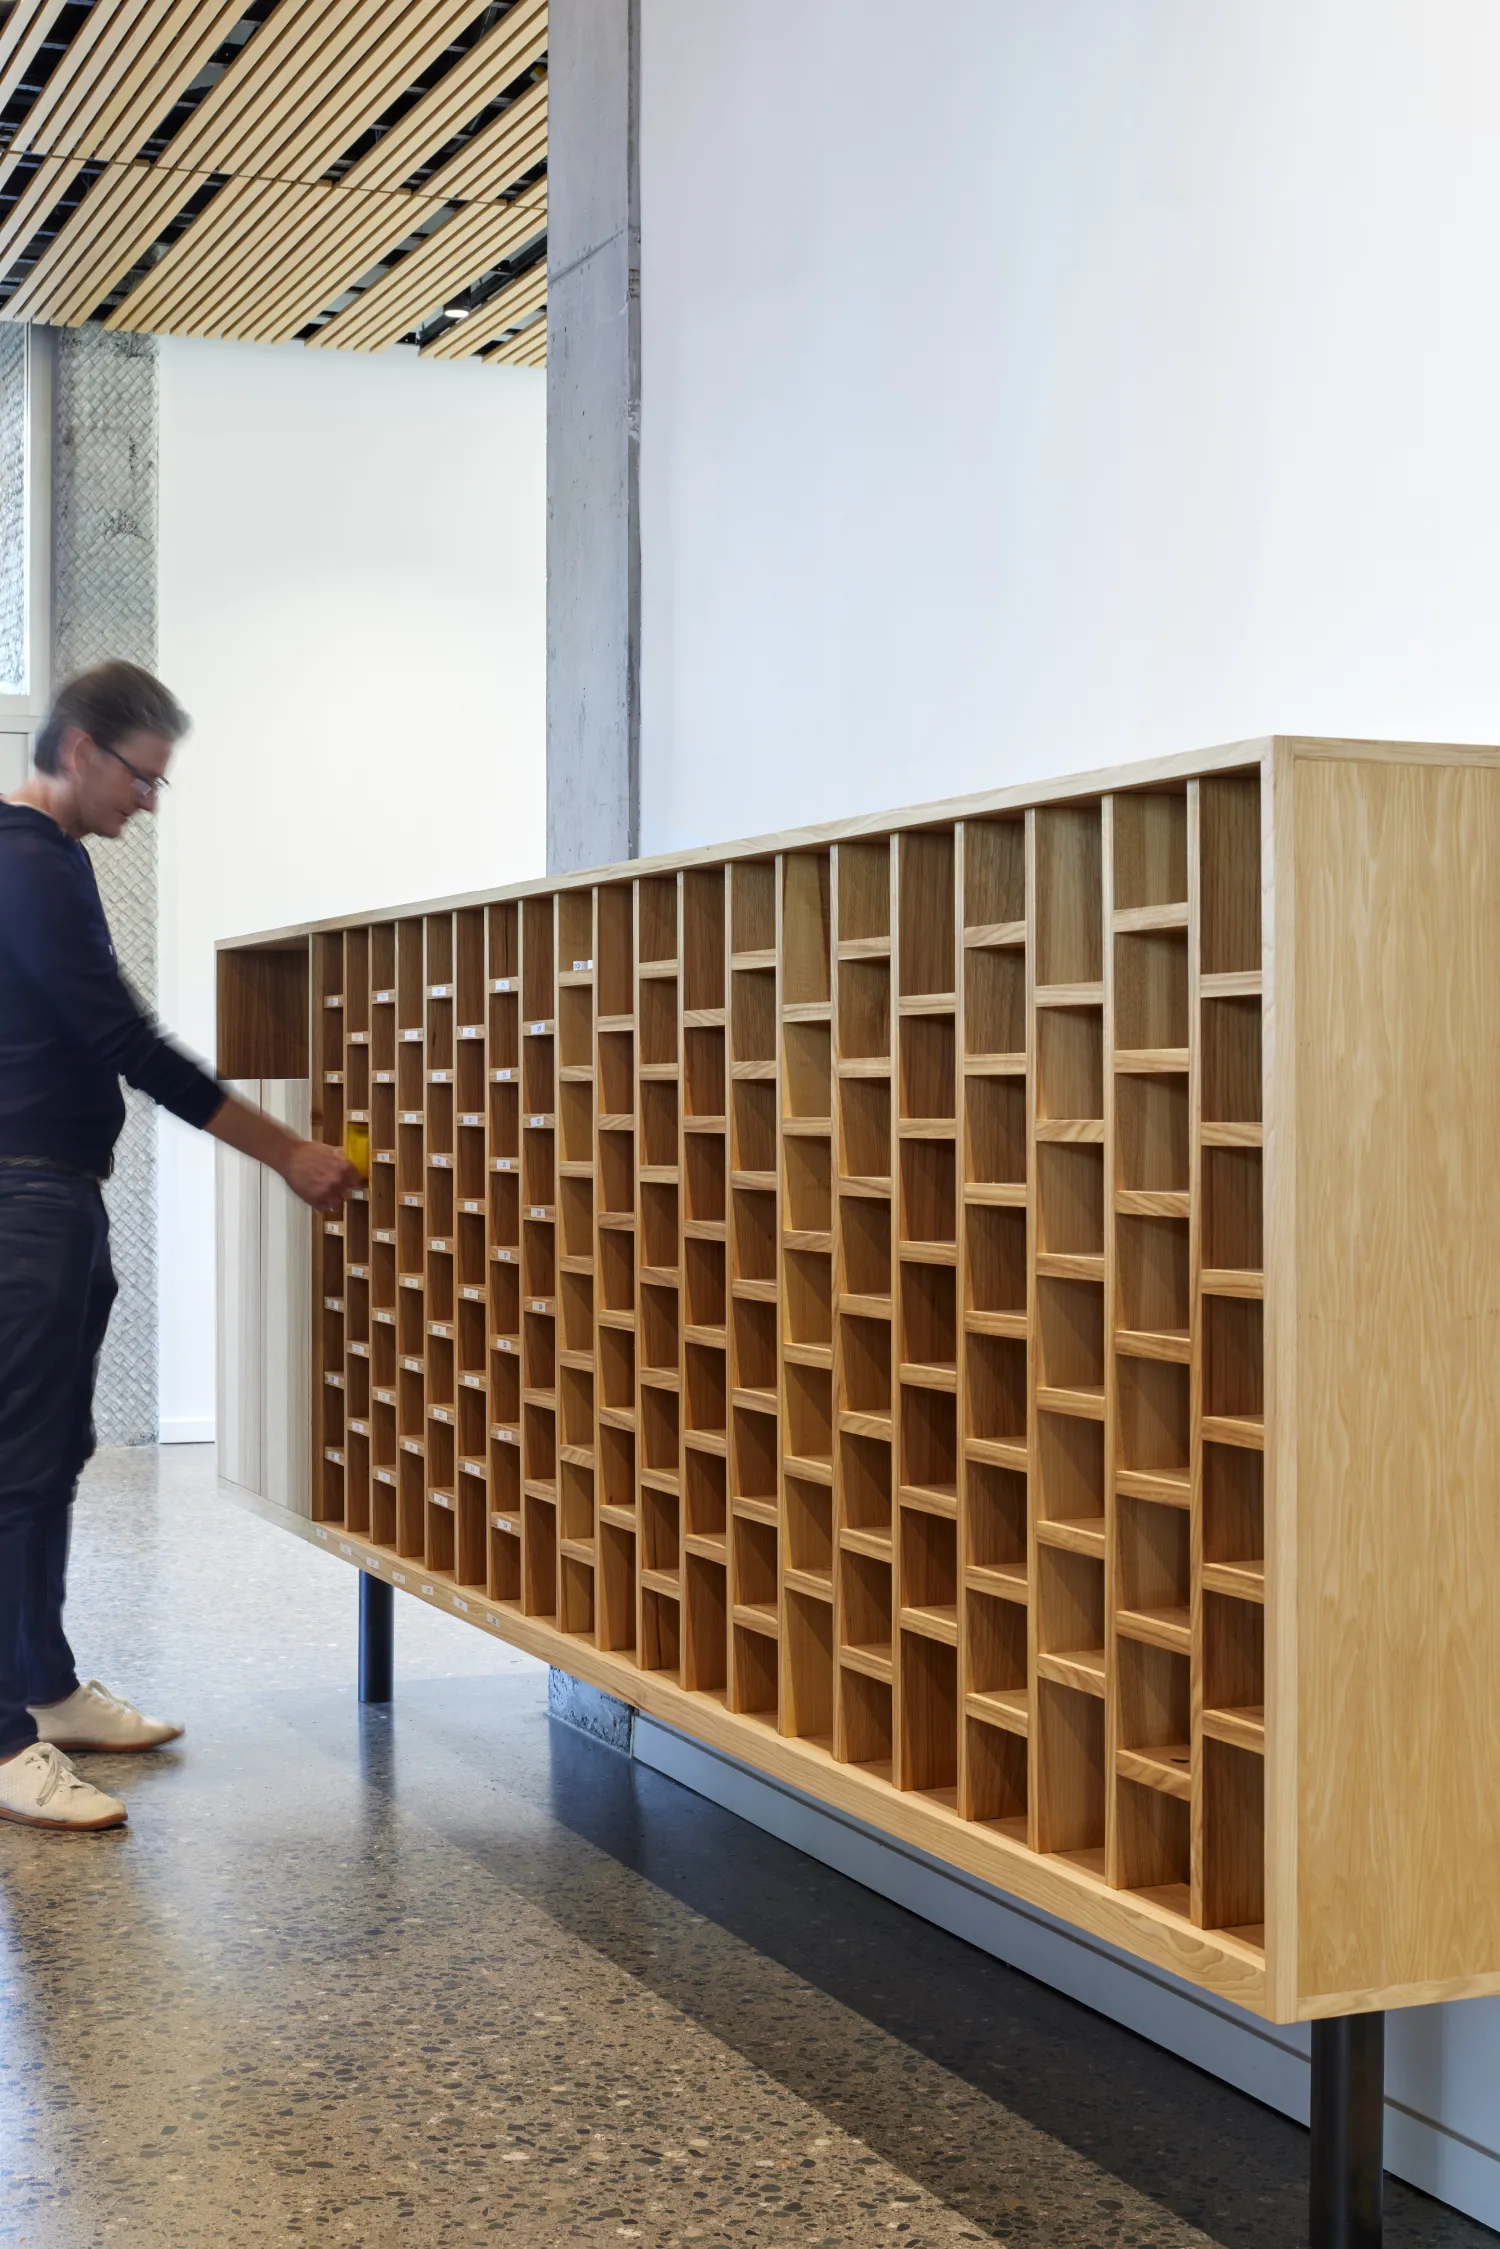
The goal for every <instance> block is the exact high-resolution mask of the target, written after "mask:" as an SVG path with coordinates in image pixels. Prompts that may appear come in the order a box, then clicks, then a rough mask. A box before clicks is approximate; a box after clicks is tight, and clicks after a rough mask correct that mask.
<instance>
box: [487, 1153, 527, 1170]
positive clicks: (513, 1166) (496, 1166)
mask: <svg viewBox="0 0 1500 2249" xmlns="http://www.w3.org/2000/svg"><path fill="white" fill-rule="evenodd" d="M490 1169H491V1171H518V1170H519V1169H520V1165H519V1163H518V1162H517V1160H516V1158H515V1157H514V1156H491V1158H490Z"/></svg>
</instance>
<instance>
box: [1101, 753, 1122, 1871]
mask: <svg viewBox="0 0 1500 2249" xmlns="http://www.w3.org/2000/svg"><path fill="white" fill-rule="evenodd" d="M1099 882H1100V906H1099V911H1100V920H1101V923H1102V930H1101V936H1102V944H1103V953H1102V959H1103V975H1104V1870H1105V1880H1106V1881H1107V1882H1108V1883H1109V1884H1110V1886H1111V1888H1114V1889H1118V1888H1119V1887H1120V1886H1121V1885H1122V1883H1123V1882H1124V1880H1125V1869H1124V1866H1123V1863H1122V1849H1121V1841H1120V1801H1119V1795H1120V1783H1119V1776H1118V1774H1117V1772H1116V1769H1115V1752H1116V1750H1117V1749H1118V1747H1119V1740H1120V1664H1119V1654H1118V1646H1119V1641H1118V1634H1117V1631H1116V1622H1115V1616H1116V1611H1117V1610H1118V1608H1119V1606H1120V1567H1119V1543H1118V1542H1119V1510H1118V1507H1117V1505H1116V1499H1115V1469H1116V1466H1117V1465H1118V1461H1119V1420H1118V1411H1119V1408H1118V1393H1119V1368H1118V1361H1117V1359H1116V1355H1115V1331H1116V1329H1117V1328H1119V1327H1120V1326H1122V1325H1123V1323H1122V1321H1121V1319H1120V1307H1119V1270H1118V1265H1119V1243H1120V1221H1119V1217H1118V1215H1117V1213H1116V1208H1115V1204H1116V1186H1117V1182H1118V1179H1119V1163H1118V1159H1117V1156H1116V1152H1115V1046H1116V1024H1115V799H1114V798H1113V797H1112V796H1106V797H1104V798H1102V799H1101V800H1100V805H1099Z"/></svg>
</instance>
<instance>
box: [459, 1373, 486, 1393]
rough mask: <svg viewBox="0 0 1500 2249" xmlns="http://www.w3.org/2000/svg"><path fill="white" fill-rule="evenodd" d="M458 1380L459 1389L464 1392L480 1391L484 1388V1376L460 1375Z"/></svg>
mask: <svg viewBox="0 0 1500 2249" xmlns="http://www.w3.org/2000/svg"><path fill="white" fill-rule="evenodd" d="M458 1379H459V1383H460V1385H461V1387H462V1388H463V1389H465V1390H482V1389H483V1388H484V1376H483V1375H482V1374H461V1375H460V1376H459V1378H458Z"/></svg>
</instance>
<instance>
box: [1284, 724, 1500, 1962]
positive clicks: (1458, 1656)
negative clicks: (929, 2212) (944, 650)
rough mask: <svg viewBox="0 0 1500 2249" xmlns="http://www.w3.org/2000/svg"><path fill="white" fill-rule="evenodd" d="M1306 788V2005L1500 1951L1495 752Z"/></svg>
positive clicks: (1299, 1521)
mask: <svg viewBox="0 0 1500 2249" xmlns="http://www.w3.org/2000/svg"><path fill="white" fill-rule="evenodd" d="M1293 787H1294V790H1295V814H1294V818H1295V884H1296V964H1295V975H1296V998H1295V1006H1296V1034H1297V1050H1296V1072H1297V1082H1296V1166H1297V1174H1296V1197H1297V1200H1296V1258H1297V1264H1296V1280H1295V1287H1296V1291H1297V1297H1296V1337H1297V1343H1296V1348H1297V1362H1298V1365H1297V1375H1298V1401H1297V1440H1296V1444H1297V1450H1296V1475H1297V1490H1296V1502H1295V1504H1296V1565H1297V1636H1298V1660H1297V1686H1296V1692H1297V1706H1296V1721H1297V1729H1298V1783H1297V1823H1298V1824H1297V1945H1298V1985H1299V1997H1300V1999H1301V2001H1302V2003H1303V2004H1304V2005H1307V2004H1308V2003H1309V2002H1316V2001H1318V2000H1319V1999H1320V1997H1321V1998H1323V1999H1325V2000H1326V1997H1327V1995H1329V1994H1349V1993H1365V1994H1370V1993H1374V1992H1377V1991H1379V1990H1380V1989H1381V1988H1383V1987H1404V1986H1419V1985H1424V1984H1434V1983H1440V1982H1441V1981H1443V1980H1444V1979H1446V1978H1453V1979H1461V1978H1465V1977H1473V1976H1476V1975H1478V1976H1486V1975H1492V1974H1494V1973H1495V1972H1497V1971H1500V1887H1497V1885H1496V1882H1495V1878H1494V1873H1495V1867H1496V1864H1497V1863H1500V1799H1497V1796H1496V1793H1495V1790H1494V1788H1493V1786H1492V1777H1493V1774H1494V1772H1495V1770H1496V1765H1497V1761H1500V1166H1497V1164H1496V1161H1495V1118H1496V1116H1497V1114H1500V980H1497V978H1496V975H1495V957H1496V948H1497V942H1500V773H1497V771H1496V770H1495V767H1494V763H1493V761H1492V762H1491V763H1489V764H1488V765H1486V766H1484V767H1480V766H1474V765H1471V766H1467V767H1444V766H1440V765H1426V764H1403V763H1395V762H1382V761H1375V760H1369V759H1365V758H1363V757H1360V756H1358V755H1356V756H1353V757H1346V758H1340V757H1320V758H1316V759H1313V758H1298V759H1297V762H1296V764H1295V767H1294V779H1293ZM1360 2003H1362V2004H1371V2003H1377V2002H1374V2001H1372V2000H1370V1999H1368V1998H1367V1999H1365V2000H1363V2001H1361V2002H1360Z"/></svg>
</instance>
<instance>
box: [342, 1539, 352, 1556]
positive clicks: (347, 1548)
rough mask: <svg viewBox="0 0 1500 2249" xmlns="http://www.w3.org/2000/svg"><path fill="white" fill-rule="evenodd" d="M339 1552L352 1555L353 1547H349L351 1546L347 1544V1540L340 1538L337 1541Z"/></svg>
mask: <svg viewBox="0 0 1500 2249" xmlns="http://www.w3.org/2000/svg"><path fill="white" fill-rule="evenodd" d="M339 1552H340V1553H341V1554H352V1553H353V1552H354V1549H353V1547H352V1546H351V1545H350V1544H349V1541H348V1539H347V1538H341V1539H340V1540H339Z"/></svg>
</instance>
